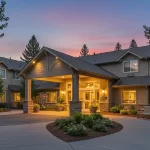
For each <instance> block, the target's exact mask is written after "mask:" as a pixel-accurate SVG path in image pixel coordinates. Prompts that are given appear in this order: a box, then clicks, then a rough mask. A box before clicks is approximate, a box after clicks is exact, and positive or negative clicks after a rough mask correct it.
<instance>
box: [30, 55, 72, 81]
mask: <svg viewBox="0 0 150 150" xmlns="http://www.w3.org/2000/svg"><path fill="white" fill-rule="evenodd" d="M69 74H72V69H71V68H70V66H69V65H67V64H65V63H64V62H62V61H61V60H59V59H56V58H55V56H53V55H51V54H49V55H44V56H43V57H41V60H39V61H37V62H36V64H34V65H33V67H32V68H31V69H30V71H28V72H27V75H28V78H33V77H34V78H41V77H50V76H60V75H69Z"/></svg>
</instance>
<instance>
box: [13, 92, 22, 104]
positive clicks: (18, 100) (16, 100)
mask: <svg viewBox="0 0 150 150" xmlns="http://www.w3.org/2000/svg"><path fill="white" fill-rule="evenodd" d="M20 100H21V98H20V93H18V92H15V93H14V101H15V102H20Z"/></svg>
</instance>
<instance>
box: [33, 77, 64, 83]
mask: <svg viewBox="0 0 150 150" xmlns="http://www.w3.org/2000/svg"><path fill="white" fill-rule="evenodd" d="M33 80H41V81H51V82H59V83H62V82H64V80H63V79H53V78H33Z"/></svg>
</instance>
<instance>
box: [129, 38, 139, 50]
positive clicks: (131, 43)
mask: <svg viewBox="0 0 150 150" xmlns="http://www.w3.org/2000/svg"><path fill="white" fill-rule="evenodd" d="M136 47H137V43H136V41H135V40H134V39H132V41H131V42H130V46H129V48H136Z"/></svg>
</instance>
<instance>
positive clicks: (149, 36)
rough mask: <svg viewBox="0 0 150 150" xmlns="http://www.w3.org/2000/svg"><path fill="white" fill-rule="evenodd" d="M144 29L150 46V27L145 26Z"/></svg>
mask: <svg viewBox="0 0 150 150" xmlns="http://www.w3.org/2000/svg"><path fill="white" fill-rule="evenodd" d="M143 28H144V29H145V31H144V34H145V38H147V39H148V43H149V44H150V27H147V26H145V25H144V26H143Z"/></svg>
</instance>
